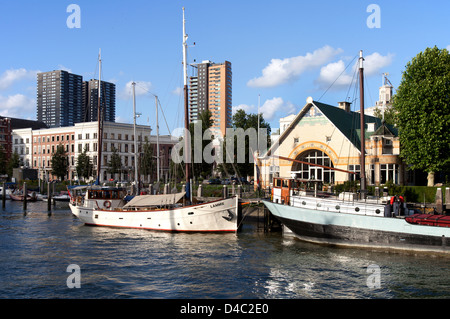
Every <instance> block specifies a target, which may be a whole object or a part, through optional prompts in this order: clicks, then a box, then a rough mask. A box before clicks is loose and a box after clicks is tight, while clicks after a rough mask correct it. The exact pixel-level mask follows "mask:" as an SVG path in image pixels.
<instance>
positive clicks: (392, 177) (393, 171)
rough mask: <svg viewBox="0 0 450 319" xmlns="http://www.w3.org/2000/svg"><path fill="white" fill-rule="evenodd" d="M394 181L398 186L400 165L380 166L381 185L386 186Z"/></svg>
mask: <svg viewBox="0 0 450 319" xmlns="http://www.w3.org/2000/svg"><path fill="white" fill-rule="evenodd" d="M387 181H392V182H394V184H398V165H397V164H381V165H380V183H381V184H386V182H387Z"/></svg>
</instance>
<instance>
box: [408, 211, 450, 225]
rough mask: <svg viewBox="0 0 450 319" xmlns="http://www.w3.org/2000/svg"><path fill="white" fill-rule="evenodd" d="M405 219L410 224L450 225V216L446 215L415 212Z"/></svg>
mask: <svg viewBox="0 0 450 319" xmlns="http://www.w3.org/2000/svg"><path fill="white" fill-rule="evenodd" d="M405 219H406V221H407V222H408V223H410V224H418V225H428V226H439V227H450V216H446V215H430V214H414V215H411V216H409V217H406V218H405Z"/></svg>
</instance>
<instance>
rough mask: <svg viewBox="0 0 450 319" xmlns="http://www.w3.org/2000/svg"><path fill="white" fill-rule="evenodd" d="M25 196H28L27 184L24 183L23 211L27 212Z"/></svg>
mask: <svg viewBox="0 0 450 319" xmlns="http://www.w3.org/2000/svg"><path fill="white" fill-rule="evenodd" d="M27 196H28V191H27V183H26V182H24V183H23V210H27Z"/></svg>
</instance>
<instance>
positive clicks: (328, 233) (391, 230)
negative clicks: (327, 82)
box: [263, 51, 450, 254]
mask: <svg viewBox="0 0 450 319" xmlns="http://www.w3.org/2000/svg"><path fill="white" fill-rule="evenodd" d="M359 71H360V103H361V111H360V118H361V131H362V133H361V136H362V137H363V136H364V133H363V132H364V131H363V128H364V95H363V94H364V93H363V92H364V90H363V56H362V51H361V52H360V70H359ZM311 103H314V101H311ZM364 157H365V150H364V140H363V138H361V194H364V191H365V189H366V188H365V172H364V167H365V164H364ZM283 159H285V160H291V159H289V158H283ZM294 161H295V160H294ZM305 164H308V165H313V166H314V165H316V164H312V163H305ZM317 166H320V165H317ZM322 167H324V166H322ZM327 168H329V169H335V168H331V167H327ZM349 173H351V172H349ZM298 182H299V181H298V180H297V179H296V178H275V179H274V187H273V190H272V200H271V201H263V203H264V205H265V206H266V207H267V208H268V209H269V211H270V212H271V213H272V215H273V216H275V217H276V218H277V219H278V220H279V221H280V222H281V223H282V224H283V225H284V226H285V227H287V229H288V230H290V231H291V232H292V233H293V234H294V235H295V236H296V237H298V238H299V239H301V240H303V241H308V242H313V243H318V244H326V245H336V246H353V247H354V246H357V247H365V248H381V249H395V250H407V251H410V250H412V251H425V252H433V253H447V254H448V253H450V216H445V215H421V214H414V212H412V211H409V210H408V209H407V207H406V205H405V204H404V203H403V204H402V202H401V201H397V199H396V201H395V202H393V203H387V204H386V205H382V204H379V203H377V202H374V203H371V202H370V200H366V199H363V200H352V201H344V200H342V199H339V200H338V199H332V198H324V197H322V198H321V197H313V196H307V194H306V192H305V191H302V189H301V188H299V187H298V185H297V183H298Z"/></svg>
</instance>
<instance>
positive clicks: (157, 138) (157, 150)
mask: <svg viewBox="0 0 450 319" xmlns="http://www.w3.org/2000/svg"><path fill="white" fill-rule="evenodd" d="M155 103H156V176H157V181H158V182H159V178H160V176H159V121H158V97H157V96H156V95H155Z"/></svg>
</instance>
